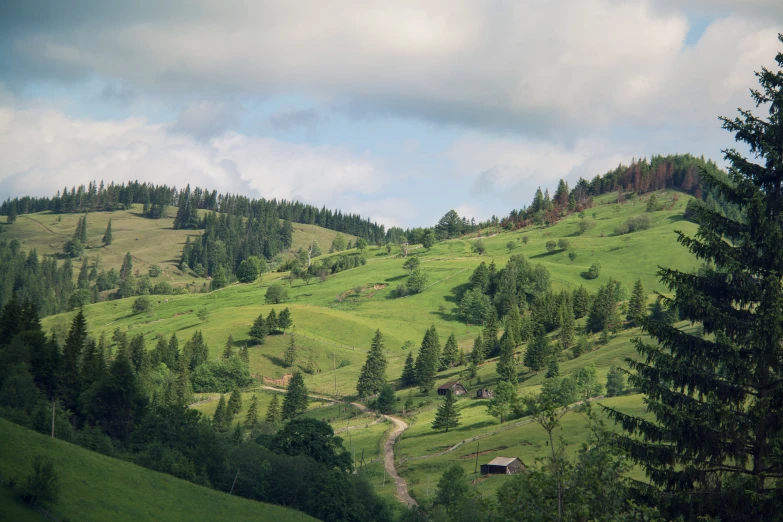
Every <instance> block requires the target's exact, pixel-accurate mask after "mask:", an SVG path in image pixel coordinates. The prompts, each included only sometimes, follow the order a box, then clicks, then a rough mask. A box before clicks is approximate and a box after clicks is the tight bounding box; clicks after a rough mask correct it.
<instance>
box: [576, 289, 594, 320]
mask: <svg viewBox="0 0 783 522" xmlns="http://www.w3.org/2000/svg"><path fill="white" fill-rule="evenodd" d="M573 310H574V317H575V318H576V319H581V318H582V317H584V316H585V315H587V312H588V311H589V310H590V293H589V292H588V291H587V289H586V288H585V287H584V286H582V285H579V288H577V289H576V290H574V301H573Z"/></svg>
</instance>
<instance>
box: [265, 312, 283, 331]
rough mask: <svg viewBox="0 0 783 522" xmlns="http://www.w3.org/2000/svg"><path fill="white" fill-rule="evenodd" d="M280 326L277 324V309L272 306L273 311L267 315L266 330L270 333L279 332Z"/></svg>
mask: <svg viewBox="0 0 783 522" xmlns="http://www.w3.org/2000/svg"><path fill="white" fill-rule="evenodd" d="M279 326H280V325H278V324H277V314H276V313H275V309H274V308H272V311H271V312H269V315H267V316H266V331H267V332H268V333H270V334H271V333H274V332H277V330H278V328H279Z"/></svg>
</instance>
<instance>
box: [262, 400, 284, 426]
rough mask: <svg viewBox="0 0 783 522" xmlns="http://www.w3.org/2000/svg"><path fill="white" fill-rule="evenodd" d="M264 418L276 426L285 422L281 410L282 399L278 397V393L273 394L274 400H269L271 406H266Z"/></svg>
mask: <svg viewBox="0 0 783 522" xmlns="http://www.w3.org/2000/svg"><path fill="white" fill-rule="evenodd" d="M264 420H265V421H266V422H268V423H269V424H271V425H272V426H275V427H277V426H279V425H280V424H281V423H282V422H283V414H282V412H281V411H280V400H279V399H278V398H277V394H276V393H273V394H272V400H271V401H269V406H267V408H266V416H265V417H264Z"/></svg>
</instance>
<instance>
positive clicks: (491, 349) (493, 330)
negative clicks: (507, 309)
mask: <svg viewBox="0 0 783 522" xmlns="http://www.w3.org/2000/svg"><path fill="white" fill-rule="evenodd" d="M498 331H499V330H498V314H497V313H496V312H495V309H494V308H492V309H491V310H490V312H489V314H487V322H486V323H485V324H484V333H483V335H482V337H483V338H484V358H485V359H489V358H490V357H495V356H496V355H497V352H498Z"/></svg>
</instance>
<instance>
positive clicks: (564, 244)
mask: <svg viewBox="0 0 783 522" xmlns="http://www.w3.org/2000/svg"><path fill="white" fill-rule="evenodd" d="M557 248H559V249H560V250H568V249H569V248H571V242H570V241H569V240H567V239H558V240H557Z"/></svg>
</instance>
